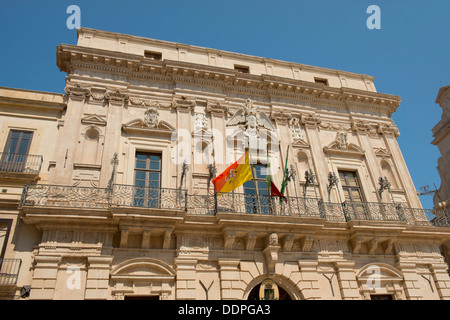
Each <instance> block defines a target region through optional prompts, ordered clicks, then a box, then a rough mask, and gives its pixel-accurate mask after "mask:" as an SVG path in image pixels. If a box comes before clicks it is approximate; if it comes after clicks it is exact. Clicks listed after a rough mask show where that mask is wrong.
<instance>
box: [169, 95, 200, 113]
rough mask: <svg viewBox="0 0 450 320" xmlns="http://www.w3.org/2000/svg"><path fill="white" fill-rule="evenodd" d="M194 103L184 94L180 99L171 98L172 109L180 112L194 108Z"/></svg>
mask: <svg viewBox="0 0 450 320" xmlns="http://www.w3.org/2000/svg"><path fill="white" fill-rule="evenodd" d="M195 105H196V103H195V101H193V100H188V99H187V98H186V97H185V96H182V97H181V98H180V99H173V100H172V109H175V110H177V111H180V112H191V111H193V110H194V108H195Z"/></svg>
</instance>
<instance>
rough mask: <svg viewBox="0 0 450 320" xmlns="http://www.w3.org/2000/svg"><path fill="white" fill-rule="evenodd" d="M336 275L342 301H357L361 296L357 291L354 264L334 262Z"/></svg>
mask: <svg viewBox="0 0 450 320" xmlns="http://www.w3.org/2000/svg"><path fill="white" fill-rule="evenodd" d="M335 265H336V271H337V272H336V274H337V279H338V283H339V288H340V290H341V296H342V299H343V300H359V299H361V294H360V293H359V289H358V282H357V280H356V274H355V262H353V261H341V262H336V263H335Z"/></svg>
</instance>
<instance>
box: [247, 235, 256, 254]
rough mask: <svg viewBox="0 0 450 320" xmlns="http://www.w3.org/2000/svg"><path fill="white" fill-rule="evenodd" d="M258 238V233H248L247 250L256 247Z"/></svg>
mask: <svg viewBox="0 0 450 320" xmlns="http://www.w3.org/2000/svg"><path fill="white" fill-rule="evenodd" d="M256 239H257V237H256V234H254V233H249V234H248V235H247V241H246V243H245V250H247V251H252V250H253V249H254V248H255V244H256Z"/></svg>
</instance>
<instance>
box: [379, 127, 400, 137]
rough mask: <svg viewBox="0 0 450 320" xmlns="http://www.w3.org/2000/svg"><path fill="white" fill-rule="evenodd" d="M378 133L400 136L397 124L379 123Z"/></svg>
mask: <svg viewBox="0 0 450 320" xmlns="http://www.w3.org/2000/svg"><path fill="white" fill-rule="evenodd" d="M377 131H378V133H379V134H384V135H393V136H394V137H399V136H400V132H399V131H398V129H397V126H394V125H380V124H379V125H378V130H377Z"/></svg>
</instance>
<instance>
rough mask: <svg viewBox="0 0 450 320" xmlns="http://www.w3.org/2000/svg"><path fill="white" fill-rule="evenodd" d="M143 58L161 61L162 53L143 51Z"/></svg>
mask: <svg viewBox="0 0 450 320" xmlns="http://www.w3.org/2000/svg"><path fill="white" fill-rule="evenodd" d="M144 57H146V58H149V59H152V60H162V53H161V52H155V51H148V50H145V52H144Z"/></svg>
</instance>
